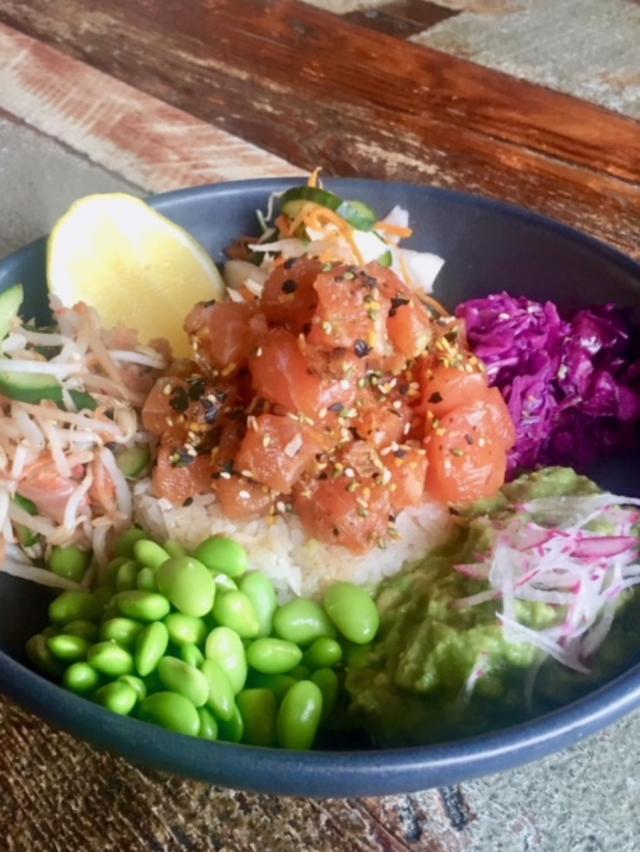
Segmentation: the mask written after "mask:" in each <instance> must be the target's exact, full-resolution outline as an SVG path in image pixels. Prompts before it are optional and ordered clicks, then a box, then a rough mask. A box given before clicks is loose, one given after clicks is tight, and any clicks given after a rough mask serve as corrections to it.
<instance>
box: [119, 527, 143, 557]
mask: <svg viewBox="0 0 640 852" xmlns="http://www.w3.org/2000/svg"><path fill="white" fill-rule="evenodd" d="M146 537H147V536H146V534H145V532H144V530H141V529H139V528H138V527H132V528H131V529H130V530H127V531H126V532H123V533H122V535H120V536H119V537H118V538H117V539H116V542H115V547H114V553H115V555H116V556H126V558H127V559H131V557H132V556H133V546H134V544H135V543H136V541H142V539H145V538H146Z"/></svg>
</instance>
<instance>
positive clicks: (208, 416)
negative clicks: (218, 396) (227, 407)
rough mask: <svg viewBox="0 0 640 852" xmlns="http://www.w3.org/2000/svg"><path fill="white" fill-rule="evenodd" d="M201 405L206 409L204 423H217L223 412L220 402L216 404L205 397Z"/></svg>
mask: <svg viewBox="0 0 640 852" xmlns="http://www.w3.org/2000/svg"><path fill="white" fill-rule="evenodd" d="M200 405H201V406H202V408H203V409H204V422H205V423H215V421H216V420H217V419H218V417H219V416H220V411H221V410H222V406H221V405H220V403H219V402H217V401H216V402H214V401H213V400H211V399H207V397H206V396H205V397H203V398H202V399H201V400H200Z"/></svg>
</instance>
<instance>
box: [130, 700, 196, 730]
mask: <svg viewBox="0 0 640 852" xmlns="http://www.w3.org/2000/svg"><path fill="white" fill-rule="evenodd" d="M139 716H140V719H142V721H144V722H154V723H155V724H156V725H161V726H162V727H163V728H168V729H169V730H170V731H175V732H176V733H177V734H186V735H187V736H191V737H197V736H198V731H199V730H200V717H199V716H198V711H197V710H196V708H195V707H194V706H193V704H192V703H191V702H190V701H189V699H188V698H185V697H184V695H179V694H178V693H176V692H156V693H154V694H153V695H148V696H147V697H146V698H145V699H144V701H143V702H142V704H141V705H140V713H139Z"/></svg>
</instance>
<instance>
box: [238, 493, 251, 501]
mask: <svg viewBox="0 0 640 852" xmlns="http://www.w3.org/2000/svg"><path fill="white" fill-rule="evenodd" d="M238 497H240V499H241V500H248V499H249V497H251V494H249V492H248V491H238Z"/></svg>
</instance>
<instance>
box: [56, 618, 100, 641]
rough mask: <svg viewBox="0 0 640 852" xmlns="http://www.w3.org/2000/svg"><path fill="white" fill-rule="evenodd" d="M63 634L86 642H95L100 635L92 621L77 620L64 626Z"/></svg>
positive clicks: (98, 629)
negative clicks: (77, 637)
mask: <svg viewBox="0 0 640 852" xmlns="http://www.w3.org/2000/svg"><path fill="white" fill-rule="evenodd" d="M64 632H65V633H70V634H71V635H72V636H80V637H81V638H82V639H86V640H87V641H88V642H95V641H96V639H97V638H98V635H99V633H100V628H99V627H98V625H97V624H94V623H93V622H92V621H83V620H82V619H77V620H76V621H70V622H68V624H65V626H64Z"/></svg>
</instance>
